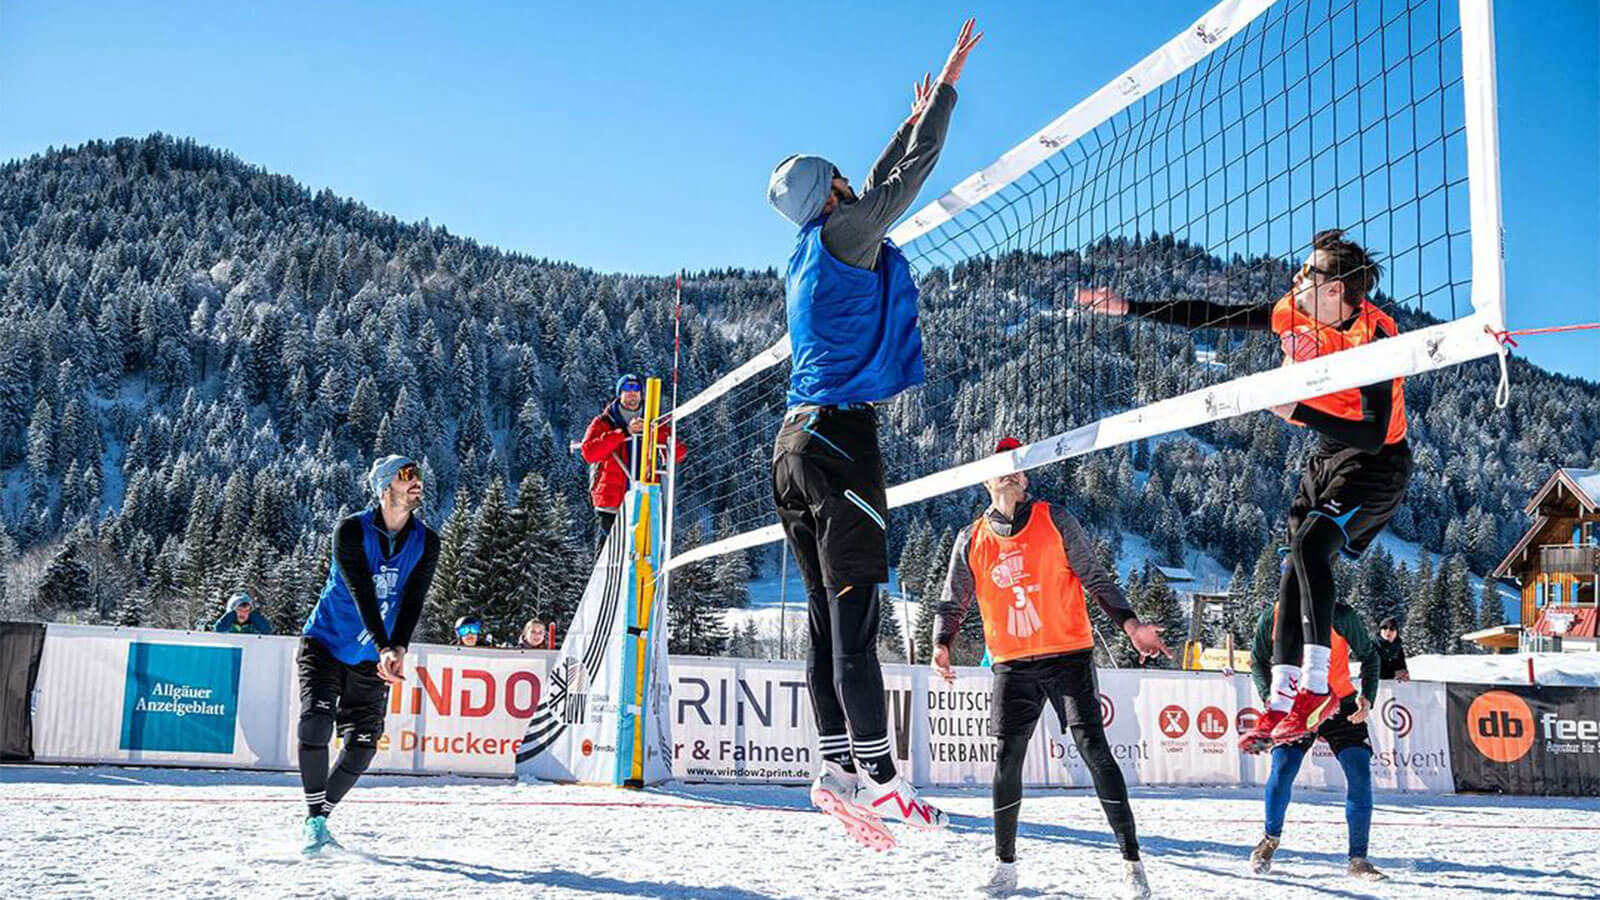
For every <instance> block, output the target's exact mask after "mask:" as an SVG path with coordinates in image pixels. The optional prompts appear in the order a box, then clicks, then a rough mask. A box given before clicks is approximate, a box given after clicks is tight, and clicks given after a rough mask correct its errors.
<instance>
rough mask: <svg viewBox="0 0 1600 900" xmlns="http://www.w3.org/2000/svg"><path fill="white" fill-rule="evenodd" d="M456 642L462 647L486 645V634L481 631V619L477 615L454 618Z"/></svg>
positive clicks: (487, 642)
mask: <svg viewBox="0 0 1600 900" xmlns="http://www.w3.org/2000/svg"><path fill="white" fill-rule="evenodd" d="M456 643H457V644H459V645H461V646H463V647H487V646H489V641H488V636H487V635H485V634H484V633H483V621H482V620H480V619H479V618H478V617H477V616H462V617H461V618H459V619H457V620H456Z"/></svg>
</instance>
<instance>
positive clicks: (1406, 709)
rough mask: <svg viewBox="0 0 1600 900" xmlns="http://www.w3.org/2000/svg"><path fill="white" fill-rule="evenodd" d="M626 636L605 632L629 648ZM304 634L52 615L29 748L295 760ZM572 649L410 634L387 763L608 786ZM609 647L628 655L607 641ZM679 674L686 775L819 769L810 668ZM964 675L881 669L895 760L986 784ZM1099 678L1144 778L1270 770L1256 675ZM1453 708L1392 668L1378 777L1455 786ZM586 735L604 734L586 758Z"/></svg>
mask: <svg viewBox="0 0 1600 900" xmlns="http://www.w3.org/2000/svg"><path fill="white" fill-rule="evenodd" d="M592 624H596V625H598V624H599V623H598V622H596V623H592ZM614 631H615V626H614V627H613V628H612V629H611V630H610V631H607V632H606V633H613V632H614ZM597 633H598V632H597ZM613 638H615V639H614V640H613V641H611V642H610V643H609V644H607V646H611V647H618V646H621V644H620V638H617V637H616V636H615V635H614V633H613ZM569 641H570V638H569ZM298 646H299V637H298V636H273V637H256V636H246V635H230V634H208V633H190V632H175V631H161V630H157V629H126V628H120V629H119V628H101V627H90V626H76V625H51V626H49V628H48V629H47V631H46V632H45V647H44V652H43V655H42V657H41V659H40V666H39V677H38V680H37V683H36V687H35V692H34V711H33V728H34V750H35V757H36V758H37V759H38V761H40V762H57V763H120V764H133V765H138V764H151V765H184V766H208V767H209V766H233V767H246V768H262V769H290V770H292V769H293V768H295V765H296V749H297V747H298V743H299V741H298V736H297V729H296V724H297V719H298V715H299V682H298V677H297V672H296V667H295V652H296V650H297V649H298ZM597 646H598V645H597ZM575 652H576V651H575V650H574V648H573V646H572V644H571V643H570V642H569V644H568V645H567V647H566V648H564V649H563V651H562V652H561V653H560V654H557V653H553V652H551V651H535V650H529V651H508V650H494V649H468V648H463V647H436V646H429V645H417V646H414V647H413V648H412V651H411V653H410V654H409V655H408V657H407V660H406V673H405V674H406V681H405V683H404V684H403V685H402V686H401V687H400V688H399V689H398V690H396V691H393V692H391V694H390V697H389V706H388V714H387V716H386V721H385V733H384V737H383V740H382V742H381V743H380V746H379V754H378V757H377V759H376V760H375V761H374V764H373V769H374V770H375V771H384V772H414V773H459V774H471V775H498V776H509V775H512V774H513V773H514V772H518V773H520V774H523V775H529V776H531V777H541V778H549V779H551V780H561V781H572V780H584V781H594V782H599V783H611V782H612V781H613V780H614V778H615V772H616V760H615V755H614V754H613V755H611V756H610V757H609V761H607V762H602V763H598V764H596V763H595V762H594V760H595V759H596V757H598V756H599V755H600V754H601V753H612V751H611V750H609V749H608V748H605V747H596V746H593V743H598V742H599V740H600V739H598V738H596V737H595V736H594V735H599V734H603V733H609V734H610V735H612V736H613V739H614V737H615V735H616V724H615V717H614V713H612V714H611V715H612V720H611V723H610V725H609V732H606V731H605V730H604V729H600V730H595V729H592V728H591V729H589V730H585V728H586V727H587V726H589V725H590V724H591V723H592V722H593V721H595V719H598V718H599V717H602V716H604V715H607V713H606V710H605V707H606V706H607V705H608V704H609V706H610V707H611V709H612V710H614V709H615V706H616V701H615V699H614V698H611V699H607V698H605V697H602V696H600V695H601V694H604V693H605V692H604V691H603V690H597V688H596V685H595V683H594V681H593V680H589V679H587V672H588V671H589V670H588V669H587V668H585V667H584V664H583V662H582V660H583V657H582V656H580V655H575ZM595 655H596V656H597V657H599V658H600V659H603V658H604V657H605V656H607V655H609V656H613V657H614V656H616V655H617V654H616V653H614V652H612V653H605V652H600V651H599V650H598V649H597V651H596V654H595ZM597 671H598V668H597ZM669 671H670V678H671V692H670V695H667V693H666V692H665V691H664V690H662V688H661V683H660V682H657V685H656V687H655V688H654V692H655V697H653V698H652V699H653V701H654V702H655V703H656V704H657V706H656V709H655V710H652V712H658V711H659V712H661V713H664V714H665V715H666V716H667V721H666V722H665V723H663V726H664V727H658V731H659V734H660V735H668V734H670V742H669V743H668V744H667V745H666V746H664V747H661V748H652V750H653V755H657V754H659V755H661V756H670V757H671V773H672V776H673V777H675V778H678V779H680V780H684V781H724V782H743V783H773V784H803V783H806V782H808V781H809V780H810V779H811V777H812V775H813V773H814V772H815V771H816V767H817V765H818V759H817V756H816V752H817V750H816V741H817V737H816V726H815V724H814V722H813V719H812V714H811V699H810V696H809V695H808V693H807V690H806V679H805V665H804V663H801V662H799V661H763V660H749V659H732V658H716V659H708V658H703V657H675V658H673V659H672V661H671V666H670V670H669ZM956 671H957V679H956V682H955V684H953V685H946V684H945V683H944V682H943V681H941V680H940V679H939V678H938V677H937V676H935V675H934V674H933V673H932V672H931V670H929V669H928V668H927V667H924V666H904V665H886V666H884V693H885V701H886V704H887V707H888V721H889V734H890V743H891V746H892V747H893V748H894V751H895V756H896V761H897V764H898V765H899V766H900V767H901V770H902V771H904V772H908V773H910V775H911V777H912V779H913V780H914V781H915V782H916V783H918V784H921V785H985V784H988V783H989V782H990V780H991V778H992V777H993V772H994V759H995V740H994V737H993V736H992V734H991V733H990V729H989V718H990V690H991V685H992V680H993V679H992V676H991V674H990V673H989V671H988V670H987V669H979V668H963V669H957V670H956ZM579 672H583V673H585V674H584V675H579V674H577V673H579ZM1099 682H1100V684H1099V687H1100V696H1099V701H1100V715H1101V720H1102V722H1104V724H1105V728H1106V735H1107V738H1108V739H1109V741H1110V744H1111V750H1112V754H1113V756H1114V757H1115V758H1116V759H1117V761H1118V763H1119V765H1120V766H1121V767H1122V770H1123V773H1124V775H1125V776H1126V777H1127V779H1128V782H1129V783H1130V784H1147V785H1155V784H1235V785H1238V784H1246V785H1248V784H1261V783H1263V782H1264V781H1265V779H1266V776H1267V772H1268V767H1269V761H1268V757H1266V756H1245V755H1243V754H1240V753H1239V752H1238V749H1237V742H1238V735H1239V729H1240V727H1248V723H1249V721H1250V717H1251V716H1252V715H1253V714H1255V713H1257V712H1258V709H1259V703H1258V702H1257V700H1256V697H1255V693H1254V690H1253V688H1252V686H1251V684H1250V680H1249V678H1248V677H1246V676H1243V675H1238V676H1234V677H1233V678H1232V679H1229V678H1226V677H1224V676H1221V675H1218V674H1214V673H1188V672H1173V671H1166V670H1155V671H1152V670H1135V669H1108V670H1101V671H1100V672H1099ZM563 688H564V689H563ZM574 688H576V689H574ZM661 701H665V702H664V703H663V702H661ZM541 716H542V717H543V719H542V721H543V723H544V727H543V728H542V729H541V718H540V717H541ZM591 716H594V717H595V718H594V719H591V718H590V717H591ZM569 717H576V721H568V719H569ZM1445 722H1446V716H1445V687H1444V685H1442V684H1436V683H1415V682H1413V683H1406V684H1398V683H1394V682H1384V683H1383V685H1382V687H1381V689H1380V690H1379V692H1378V703H1377V706H1376V707H1375V708H1374V710H1373V714H1372V718H1371V719H1370V720H1369V729H1370V733H1371V737H1372V746H1373V763H1372V775H1373V786H1374V787H1375V788H1377V789H1379V790H1400V791H1422V792H1428V793H1449V792H1451V791H1452V790H1453V788H1454V783H1453V780H1452V773H1451V769H1450V752H1449V743H1448V734H1447V731H1446V727H1445ZM669 729H670V731H669ZM591 731H593V734H591V733H590V732H591ZM541 735H542V736H543V737H544V738H545V740H546V744H547V746H551V745H554V744H555V743H557V742H558V741H565V742H566V746H567V748H568V750H567V752H568V753H569V754H570V755H569V756H567V757H566V760H568V761H570V762H571V763H575V765H572V764H568V762H563V761H561V760H560V759H559V758H558V757H556V756H555V755H553V754H548V753H547V754H543V755H542V756H533V757H530V758H529V760H526V761H525V762H524V763H523V765H522V766H520V767H519V766H518V765H517V764H516V756H517V753H518V750H519V748H520V749H522V751H523V752H526V748H527V746H528V744H527V741H528V740H529V739H530V736H533V737H537V736H541ZM585 740H588V741H590V742H593V743H591V746H590V747H589V748H588V750H589V752H588V753H585V752H584V748H583V742H584V741H585ZM586 761H588V762H587V763H586ZM585 765H587V766H588V768H584V767H585ZM541 773H543V774H541ZM1023 779H1024V783H1025V784H1028V785H1033V786H1050V785H1054V786H1067V785H1070V786H1080V787H1081V786H1087V785H1089V784H1090V783H1091V782H1090V779H1089V775H1088V771H1087V770H1086V769H1085V768H1084V766H1083V764H1082V762H1081V760H1080V759H1079V755H1078V752H1077V748H1076V747H1075V746H1074V745H1073V741H1072V738H1071V735H1070V733H1063V730H1062V728H1061V726H1060V723H1059V722H1058V721H1057V719H1056V715H1055V712H1054V710H1053V709H1052V708H1050V707H1048V706H1047V707H1046V708H1045V710H1044V711H1043V713H1042V715H1041V716H1040V725H1039V726H1038V730H1037V731H1036V732H1035V734H1034V738H1033V743H1032V745H1031V746H1030V748H1029V753H1028V758H1027V762H1026V764H1025V766H1024V770H1023ZM1298 783H1299V784H1301V785H1303V786H1305V787H1313V788H1329V789H1340V788H1342V786H1343V784H1344V779H1343V775H1342V773H1341V772H1340V770H1339V767H1338V763H1337V761H1336V760H1335V759H1333V757H1332V756H1331V754H1330V753H1329V752H1328V750H1327V747H1326V744H1325V743H1322V742H1318V744H1317V745H1316V747H1315V748H1314V749H1313V751H1312V753H1311V757H1310V759H1308V760H1307V762H1306V764H1305V765H1304V766H1303V767H1302V770H1301V773H1300V776H1299V778H1298Z"/></svg>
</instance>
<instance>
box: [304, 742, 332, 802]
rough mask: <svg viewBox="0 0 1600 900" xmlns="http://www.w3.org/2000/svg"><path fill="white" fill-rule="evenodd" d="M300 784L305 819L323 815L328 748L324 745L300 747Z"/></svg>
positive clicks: (325, 797)
mask: <svg viewBox="0 0 1600 900" xmlns="http://www.w3.org/2000/svg"><path fill="white" fill-rule="evenodd" d="M300 784H301V785H302V786H303V787H304V788H305V793H306V818H315V817H316V816H320V815H322V814H323V812H322V806H323V803H324V802H325V801H326V800H327V791H328V748H327V746H326V745H324V746H321V747H319V746H317V745H315V744H301V745H300Z"/></svg>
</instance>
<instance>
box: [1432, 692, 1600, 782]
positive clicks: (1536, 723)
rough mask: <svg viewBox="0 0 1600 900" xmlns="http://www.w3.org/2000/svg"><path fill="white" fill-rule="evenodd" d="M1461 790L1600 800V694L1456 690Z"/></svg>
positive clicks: (1455, 757)
mask: <svg viewBox="0 0 1600 900" xmlns="http://www.w3.org/2000/svg"><path fill="white" fill-rule="evenodd" d="M1448 694H1449V716H1448V724H1449V728H1450V754H1451V762H1452V766H1453V768H1454V772H1455V788H1456V790H1458V791H1486V792H1494V793H1505V794H1550V795H1563V796H1591V797H1592V796H1595V795H1596V794H1600V691H1597V690H1595V689H1593V688H1579V687H1532V686H1527V687H1524V686H1491V685H1482V684H1450V685H1449V686H1448Z"/></svg>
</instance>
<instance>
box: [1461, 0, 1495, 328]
mask: <svg viewBox="0 0 1600 900" xmlns="http://www.w3.org/2000/svg"><path fill="white" fill-rule="evenodd" d="M1460 2H1461V7H1460V9H1461V88H1462V99H1463V100H1464V105H1465V110H1464V111H1465V113H1466V116H1465V119H1464V123H1465V126H1466V138H1467V140H1466V144H1467V196H1468V205H1469V214H1470V217H1471V223H1472V308H1473V310H1474V311H1475V312H1476V313H1477V314H1478V315H1479V316H1480V317H1482V318H1483V320H1484V324H1486V325H1488V326H1490V327H1492V328H1493V329H1494V330H1496V331H1501V330H1504V329H1505V321H1506V279H1505V228H1504V226H1503V224H1502V223H1501V219H1500V126H1499V119H1498V108H1499V101H1498V99H1497V89H1496V86H1495V62H1494V2H1493V0H1460Z"/></svg>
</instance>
